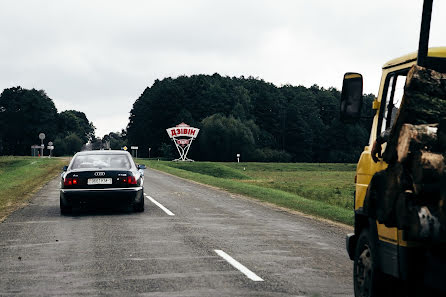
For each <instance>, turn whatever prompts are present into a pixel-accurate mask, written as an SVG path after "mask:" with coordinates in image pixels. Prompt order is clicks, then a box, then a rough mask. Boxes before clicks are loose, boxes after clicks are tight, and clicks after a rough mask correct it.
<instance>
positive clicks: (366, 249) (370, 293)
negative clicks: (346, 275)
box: [353, 229, 385, 297]
mask: <svg viewBox="0 0 446 297" xmlns="http://www.w3.org/2000/svg"><path fill="white" fill-rule="evenodd" d="M376 252H377V251H376V247H375V246H374V244H373V241H372V240H371V235H370V232H369V230H368V229H364V230H363V231H362V232H361V234H360V236H359V239H358V243H357V245H356V251H355V259H354V264H353V283H354V291H355V297H376V296H384V294H383V289H384V288H383V285H384V282H385V281H384V279H385V278H384V277H383V274H382V272H381V271H379V269H378V265H377V260H376V259H377V257H376Z"/></svg>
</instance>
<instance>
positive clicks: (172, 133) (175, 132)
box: [166, 123, 200, 138]
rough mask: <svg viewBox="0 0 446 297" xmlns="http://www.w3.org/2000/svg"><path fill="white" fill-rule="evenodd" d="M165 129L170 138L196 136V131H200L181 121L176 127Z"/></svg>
mask: <svg viewBox="0 0 446 297" xmlns="http://www.w3.org/2000/svg"><path fill="white" fill-rule="evenodd" d="M166 131H167V134H169V137H170V138H174V137H192V138H197V136H198V132H200V129H198V128H194V127H191V126H189V125H187V124H185V123H181V124H179V125H177V126H176V127H172V128H169V129H166Z"/></svg>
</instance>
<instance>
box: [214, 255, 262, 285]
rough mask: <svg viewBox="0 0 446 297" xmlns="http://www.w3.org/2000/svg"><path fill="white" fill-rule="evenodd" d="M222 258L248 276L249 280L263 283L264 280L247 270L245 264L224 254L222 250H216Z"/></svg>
mask: <svg viewBox="0 0 446 297" xmlns="http://www.w3.org/2000/svg"><path fill="white" fill-rule="evenodd" d="M214 252H216V253H217V254H218V255H219V256H220V257H222V258H223V259H225V260H226V261H227V262H228V263H229V264H231V265H232V266H234V268H236V269H238V270H240V271H241V272H242V273H243V274H244V275H246V276H247V277H248V278H249V279H251V280H253V281H255V282H263V279H262V278H260V277H259V276H258V275H257V274H255V273H254V272H252V271H251V270H249V269H248V268H246V267H245V266H244V265H243V264H241V263H240V262H238V261H237V260H235V259H234V258H232V257H231V256H229V255H228V254H226V253H225V252H223V251H222V250H214Z"/></svg>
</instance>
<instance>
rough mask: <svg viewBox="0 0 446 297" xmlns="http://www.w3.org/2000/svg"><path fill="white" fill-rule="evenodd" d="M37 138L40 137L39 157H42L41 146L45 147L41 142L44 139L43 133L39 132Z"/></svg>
mask: <svg viewBox="0 0 446 297" xmlns="http://www.w3.org/2000/svg"><path fill="white" fill-rule="evenodd" d="M39 139H40V157H43V148H44V147H45V145H44V144H43V140H44V139H45V133H40V134H39Z"/></svg>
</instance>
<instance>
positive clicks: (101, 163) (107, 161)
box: [71, 154, 131, 170]
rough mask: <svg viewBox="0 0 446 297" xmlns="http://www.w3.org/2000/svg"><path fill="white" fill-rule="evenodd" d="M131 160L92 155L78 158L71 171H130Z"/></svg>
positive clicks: (115, 156) (123, 157) (112, 156)
mask: <svg viewBox="0 0 446 297" xmlns="http://www.w3.org/2000/svg"><path fill="white" fill-rule="evenodd" d="M130 164H131V163H130V160H129V158H128V157H127V156H126V155H118V154H117V155H112V154H103V155H100V154H92V155H80V156H76V157H75V158H74V160H73V164H71V169H83V168H93V169H105V168H113V169H127V170H128V169H130V168H131V165H130Z"/></svg>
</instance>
